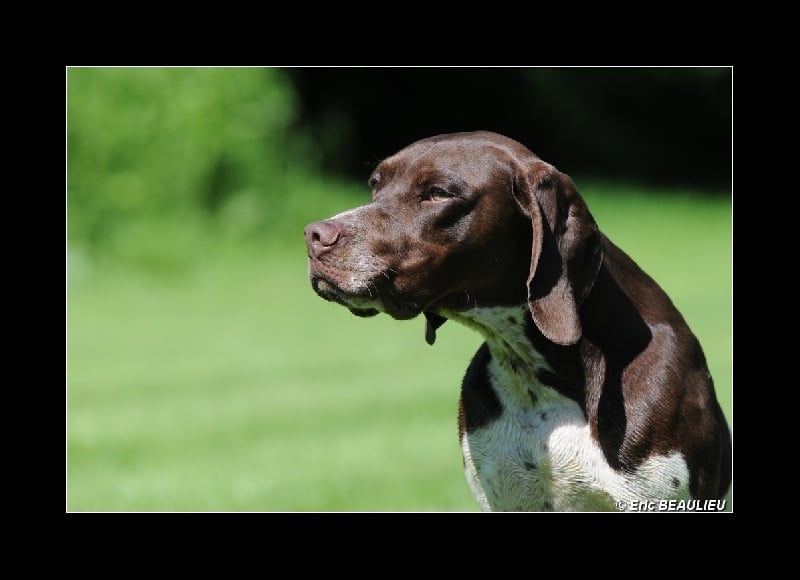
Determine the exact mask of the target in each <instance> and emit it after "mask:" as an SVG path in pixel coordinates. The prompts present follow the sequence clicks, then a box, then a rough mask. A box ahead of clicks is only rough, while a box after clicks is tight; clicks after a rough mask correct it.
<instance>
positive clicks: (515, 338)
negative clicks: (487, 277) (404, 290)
mask: <svg viewBox="0 0 800 580" xmlns="http://www.w3.org/2000/svg"><path fill="white" fill-rule="evenodd" d="M442 314H443V315H444V316H445V317H446V318H448V319H450V320H453V321H455V322H459V323H461V324H464V325H465V326H468V327H469V328H472V329H474V330H477V331H478V332H480V333H481V335H483V337H484V338H485V340H486V343H487V345H488V346H489V350H490V352H491V353H492V358H493V361H494V364H493V367H492V368H491V369H490V372H491V373H493V375H494V376H492V377H490V380H492V383H493V386H494V388H495V389H496V390H497V391H498V395H499V396H500V398H501V399H504V402H505V403H507V404H512V405H515V406H530V405H532V404H533V405H536V403H537V401H539V400H541V399H542V397H545V398H548V397H549V396H550V395H551V394H552V389H549V388H548V387H546V386H544V385H543V384H542V383H541V380H540V379H539V374H540V372H541V371H542V370H547V371H550V370H552V369H550V367H549V365H548V363H547V361H546V360H545V358H544V356H543V355H542V354H541V353H540V352H539V351H538V350H536V348H535V347H534V345H533V344H532V342H531V339H530V338H529V337H528V335H527V334H526V331H525V328H526V325H527V324H528V323H529V319H530V312H529V310H528V305H527V304H521V305H518V306H494V307H479V308H472V309H469V310H464V311H459V312H452V311H446V312H443V313H442Z"/></svg>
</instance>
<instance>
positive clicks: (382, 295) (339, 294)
mask: <svg viewBox="0 0 800 580" xmlns="http://www.w3.org/2000/svg"><path fill="white" fill-rule="evenodd" d="M311 287H312V288H313V289H314V292H316V293H317V295H319V296H320V298H324V299H325V300H328V301H330V302H336V303H337V304H341V305H342V306H344V307H346V308H347V309H348V310H350V312H352V313H353V314H355V315H356V316H361V317H368V316H375V315H376V314H378V313H379V312H385V313H386V314H388V315H389V316H391V317H392V318H395V319H397V320H408V319H410V318H414V317H415V316H417V315H418V314H419V313H420V312H422V311H423V309H424V308H423V306H422V305H420V304H418V303H416V302H415V301H413V300H407V299H405V298H402V297H400V296H397V295H396V294H395V293H393V292H392V289H391V288H390V287H389V286H387V285H382V286H381V287H380V288H379V286H378V284H373V283H371V284H368V285H367V286H366V288H365V289H364V290H363V291H360V292H348V291H346V290H344V289H342V288H341V287H340V286H338V285H337V284H335V283H334V282H332V281H331V280H330V279H328V278H326V277H324V276H319V275H315V276H312V277H311Z"/></svg>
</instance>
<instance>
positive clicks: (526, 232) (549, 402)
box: [305, 132, 731, 511]
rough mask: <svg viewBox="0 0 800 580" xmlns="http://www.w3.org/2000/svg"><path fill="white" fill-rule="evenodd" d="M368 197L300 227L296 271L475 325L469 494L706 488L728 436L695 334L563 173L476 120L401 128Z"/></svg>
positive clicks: (565, 503) (617, 500)
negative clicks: (401, 143) (445, 131)
mask: <svg viewBox="0 0 800 580" xmlns="http://www.w3.org/2000/svg"><path fill="white" fill-rule="evenodd" d="M369 184H370V187H371V188H372V203H370V204H368V205H365V206H362V207H359V208H356V209H353V210H351V211H347V212H344V213H341V214H339V215H337V216H334V217H332V218H330V219H328V220H325V221H321V222H316V223H313V224H310V225H308V226H307V227H306V229H305V237H306V244H307V246H308V255H309V260H310V262H309V276H310V280H311V285H312V287H313V288H314V290H315V291H316V292H317V294H319V295H320V296H321V297H322V298H325V299H326V300H332V301H335V302H338V303H340V304H342V305H344V306H346V307H347V308H349V309H350V310H351V311H352V312H353V313H354V314H357V315H359V316H371V315H374V314H377V313H378V312H385V313H387V314H389V315H390V316H392V317H394V318H396V319H399V320H406V319H410V318H414V317H415V316H417V315H419V314H424V315H425V317H426V319H427V320H426V333H425V337H426V340H427V341H428V342H429V343H431V344H433V342H434V339H435V332H436V329H437V328H438V327H439V326H440V325H441V324H442V323H444V321H445V320H455V321H457V322H460V323H462V324H465V325H467V326H469V327H471V328H474V329H475V330H477V331H478V332H480V333H481V334H482V335H483V336H484V338H485V340H486V342H485V343H484V344H483V345H482V346H481V347H480V349H479V350H478V352H477V353H476V354H475V356H474V358H473V359H472V362H471V363H470V365H469V368H468V370H467V373H466V376H465V377H464V380H463V383H462V390H461V400H460V401H459V438H460V441H461V447H462V452H463V457H464V466H465V470H466V475H467V480H468V482H469V485H470V487H471V489H472V493H473V495H474V496H475V499H476V500H477V502H478V504H479V506H480V507H481V508H482V509H483V510H498V511H551V510H582V511H595V510H616V509H620V508H624V507H625V506H630V505H636V503H635V502H647V501H658V500H671V499H676V500H689V499H697V500H706V499H714V498H722V497H723V496H724V495H725V493H726V491H727V490H728V488H729V486H730V482H731V438H730V432H729V429H728V425H727V422H726V420H725V417H724V415H723V413H722V411H721V409H720V406H719V404H718V403H717V400H716V396H715V393H714V387H713V382H712V379H711V375H710V374H709V371H708V367H707V366H706V360H705V356H704V354H703V350H702V348H701V347H700V344H699V343H698V341H697V339H696V338H695V336H694V334H692V331H691V330H690V329H689V327H688V326H687V324H686V322H685V321H684V319H683V317H682V316H681V314H680V313H679V312H678V310H677V309H676V308H675V306H674V305H673V304H672V302H671V301H670V299H669V298H668V297H667V295H666V294H665V293H664V291H663V290H662V289H661V288H660V287H659V286H658V284H656V282H654V281H653V280H652V279H651V278H650V277H649V276H648V275H647V274H645V273H644V272H643V271H642V270H641V269H639V267H638V266H637V265H636V264H635V263H634V262H633V260H631V258H629V257H628V256H627V255H626V254H625V253H624V252H622V250H620V249H619V248H617V247H616V246H615V245H614V244H613V243H612V242H611V241H610V240H609V239H608V238H607V237H606V236H605V235H603V234H602V233H601V232H600V230H599V229H598V227H597V224H596V223H595V221H594V218H593V217H592V215H591V213H589V210H588V209H587V207H586V204H585V202H584V200H583V198H582V197H581V196H580V195H579V194H578V192H577V191H576V189H575V186H574V185H573V183H572V180H571V179H570V178H569V177H568V176H566V175H565V174H563V173H560V172H559V171H557V170H556V169H555V168H554V167H553V166H552V165H550V164H548V163H545V162H544V161H542V160H541V159H539V158H538V157H537V156H536V155H534V154H533V153H531V152H530V151H529V150H528V149H527V148H526V147H524V146H523V145H521V144H520V143H518V142H516V141H514V140H512V139H509V138H507V137H503V136H501V135H497V134H494V133H488V132H475V133H458V134H452V135H440V136H437V137H431V138H429V139H423V140H421V141H417V142H416V143H413V144H412V145H410V146H408V147H406V148H405V149H403V150H402V151H400V152H399V153H397V154H395V155H393V156H391V157H389V158H388V159H386V160H384V161H383V162H381V163H380V165H378V167H377V168H376V169H375V171H374V172H373V173H372V176H371V177H370V179H369Z"/></svg>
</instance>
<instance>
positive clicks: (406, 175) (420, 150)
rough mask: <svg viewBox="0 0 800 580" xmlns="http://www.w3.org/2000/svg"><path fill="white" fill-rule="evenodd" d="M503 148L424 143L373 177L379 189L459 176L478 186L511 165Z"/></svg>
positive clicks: (470, 142)
mask: <svg viewBox="0 0 800 580" xmlns="http://www.w3.org/2000/svg"><path fill="white" fill-rule="evenodd" d="M509 159H510V156H509V155H508V154H507V152H505V151H504V150H503V149H502V148H498V147H496V146H494V145H493V144H492V143H488V142H485V141H477V140H469V139H458V138H453V139H441V140H428V139H426V140H423V141H418V142H416V143H412V144H411V145H409V146H408V147H405V148H404V149H402V150H400V151H399V152H397V153H395V154H394V155H392V156H390V157H387V158H386V159H384V160H383V161H382V162H381V163H380V164H379V165H378V167H377V168H376V169H375V171H374V172H373V173H372V176H371V177H370V181H371V183H373V185H377V184H379V183H386V182H388V181H390V180H393V179H412V180H424V179H425V178H426V177H434V176H439V175H458V176H459V177H460V178H462V179H464V180H466V181H473V182H478V181H481V180H483V179H485V178H486V177H487V176H488V175H490V174H495V173H496V172H497V170H498V169H501V168H502V167H506V166H508V164H509Z"/></svg>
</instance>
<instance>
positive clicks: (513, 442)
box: [461, 309, 689, 511]
mask: <svg viewBox="0 0 800 580" xmlns="http://www.w3.org/2000/svg"><path fill="white" fill-rule="evenodd" d="M522 314H523V313H519V315H522ZM515 316H517V315H511V314H509V312H508V311H507V310H506V309H503V311H502V312H491V313H487V312H482V313H481V321H482V322H484V323H485V322H486V321H489V322H490V323H492V322H494V324H495V327H496V326H497V324H499V322H495V321H497V320H511V319H512V318H514V317H515ZM500 330H501V331H502V332H501V333H498V335H497V336H502V337H503V340H502V343H501V342H499V341H496V340H494V339H493V336H492V334H491V333H489V334H486V336H487V342H488V343H489V348H490V350H491V352H492V357H491V359H489V360H488V361H487V363H486V372H485V377H486V379H487V380H488V382H489V386H490V387H491V390H492V392H493V394H494V396H496V397H497V402H498V403H499V408H500V410H499V413H495V414H494V415H493V416H492V418H491V420H488V421H482V422H480V423H479V426H478V427H475V426H474V425H473V428H471V429H469V428H467V429H464V432H463V433H462V436H461V447H462V453H463V456H464V466H465V471H466V475H467V480H468V481H469V485H470V488H471V489H472V493H473V495H474V496H475V498H476V500H477V501H478V504H479V505H480V507H481V509H483V510H486V511H488V510H492V511H551V510H554V511H573V510H574V511H601V510H615V509H619V506H621V505H626V503H627V502H632V501H635V500H643V499H672V498H688V497H689V491H688V480H689V478H688V468H687V466H686V462H685V461H684V459H683V458H682V457H681V456H680V454H678V453H673V454H671V455H669V456H666V457H665V456H653V457H651V458H649V459H647V460H646V461H645V462H644V463H643V464H642V465H640V466H639V467H638V468H637V469H636V470H634V471H630V472H623V471H618V470H615V469H613V468H612V467H611V466H610V465H609V463H608V461H607V460H606V458H605V456H604V454H603V451H602V449H601V448H600V446H599V445H598V443H597V441H596V440H595V439H594V437H592V435H591V432H590V428H589V424H588V421H587V419H586V417H585V415H584V413H583V411H582V409H581V408H580V406H579V405H578V403H577V402H576V401H573V400H572V399H570V398H568V397H565V396H563V395H561V394H560V393H558V392H557V391H556V390H555V389H552V388H550V387H548V386H547V385H544V384H542V383H541V382H540V381H539V380H538V379H537V372H536V371H537V370H538V369H540V368H542V367H543V366H544V367H545V368H546V364H547V363H546V361H544V359H543V358H542V357H541V355H539V354H538V353H537V352H535V350H534V349H533V347H532V346H531V345H530V343H529V341H528V340H527V339H526V338H525V336H524V332H523V331H522V330H520V329H515V328H513V327H512V325H510V324H509V325H508V327H505V328H502V329H500ZM469 387H470V386H469V385H468V384H466V383H465V389H467V388H469ZM464 412H465V413H469V412H470V409H469V408H465V409H464ZM469 423H470V421H469V418H467V425H469Z"/></svg>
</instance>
